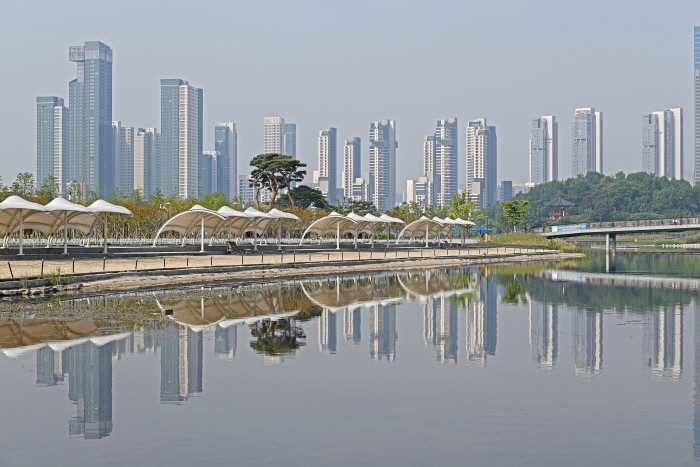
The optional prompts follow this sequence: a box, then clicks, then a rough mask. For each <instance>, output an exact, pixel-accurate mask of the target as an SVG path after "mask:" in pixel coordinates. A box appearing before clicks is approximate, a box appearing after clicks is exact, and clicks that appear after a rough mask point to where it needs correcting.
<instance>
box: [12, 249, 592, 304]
mask: <svg viewBox="0 0 700 467" xmlns="http://www.w3.org/2000/svg"><path fill="white" fill-rule="evenodd" d="M508 250H512V251H511V252H508ZM516 250H518V248H509V249H507V250H506V251H504V252H503V253H500V254H487V253H485V254H484V255H478V256H477V255H461V256H432V257H408V258H385V259H384V258H382V259H359V260H347V261H335V260H329V261H316V262H303V263H292V262H280V263H267V264H244V265H224V266H204V267H189V268H168V269H162V268H161V269H146V270H122V271H108V272H102V271H99V272H98V271H93V272H89V273H84V274H75V275H70V276H66V277H64V278H63V281H64V282H67V283H64V284H61V285H53V284H52V283H51V279H17V280H5V281H3V282H2V283H0V295H2V296H4V297H8V298H9V297H27V296H30V297H35V298H40V297H44V296H46V297H48V296H51V295H56V294H59V295H60V294H64V295H65V294H68V295H72V294H74V293H79V294H81V295H83V294H95V293H106V292H132V291H133V292H147V291H152V290H157V289H163V288H168V287H177V286H185V287H187V288H190V287H194V286H205V285H206V284H211V285H213V284H217V283H221V282H230V283H232V285H241V284H244V283H250V282H255V283H266V282H275V281H279V280H281V279H282V280H293V279H299V278H309V277H314V276H318V277H320V276H327V275H332V274H347V273H353V272H378V271H391V270H407V269H424V268H434V267H445V266H477V265H489V264H504V263H519V262H532V261H558V260H562V259H567V258H579V257H584V256H585V255H583V254H580V253H563V252H561V251H556V250H552V251H545V252H527V253H525V252H522V250H521V251H520V252H517V251H516Z"/></svg>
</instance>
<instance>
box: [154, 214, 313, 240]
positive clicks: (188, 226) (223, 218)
mask: <svg viewBox="0 0 700 467" xmlns="http://www.w3.org/2000/svg"><path fill="white" fill-rule="evenodd" d="M282 219H291V220H296V221H299V220H301V219H299V217H297V216H295V215H294V214H290V213H288V212H284V211H280V210H279V209H272V210H270V211H269V212H262V211H258V210H257V209H255V208H248V209H246V210H245V211H236V210H235V209H231V208H230V207H228V206H223V207H222V208H220V209H219V210H218V211H213V210H211V209H207V208H205V207H202V206H200V205H199V204H195V205H194V206H192V207H191V208H190V209H189V210H187V211H183V212H181V213H178V214H175V215H174V216H173V217H171V218H170V219H168V220H167V221H165V223H163V226H162V227H161V228H160V230H158V233H157V234H156V238H155V239H153V246H156V242H157V241H158V238H159V237H160V234H162V233H163V232H167V231H173V232H177V233H179V234H180V235H182V237H183V244H184V242H185V241H186V237H187V236H188V235H189V234H191V233H193V232H196V231H199V232H200V246H201V251H204V235H205V234H209V236H210V238H212V240H213V238H214V236H215V235H218V234H220V233H223V232H227V233H228V238H229V240H230V239H231V237H232V236H243V235H245V234H246V233H248V232H250V233H252V234H253V249H255V250H257V247H258V244H257V240H256V238H257V237H258V236H259V235H262V234H263V232H265V229H267V227H268V225H269V224H270V222H272V221H276V220H282ZM278 230H279V231H278V235H277V243H278V245H281V241H282V223H281V222H280V223H278Z"/></svg>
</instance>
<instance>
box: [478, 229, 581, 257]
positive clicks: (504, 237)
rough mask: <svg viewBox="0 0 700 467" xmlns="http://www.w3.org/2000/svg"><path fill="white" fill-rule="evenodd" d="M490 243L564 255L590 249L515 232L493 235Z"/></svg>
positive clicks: (571, 243)
mask: <svg viewBox="0 0 700 467" xmlns="http://www.w3.org/2000/svg"><path fill="white" fill-rule="evenodd" d="M491 242H493V243H496V244H499V245H523V246H540V247H544V248H547V249H549V250H560V251H563V252H565V253H590V251H591V250H590V248H586V247H583V246H581V245H580V244H579V243H576V242H567V241H566V240H562V239H561V238H553V239H551V240H547V238H545V237H543V236H542V235H539V234H536V233H525V232H516V233H508V234H499V235H493V236H492V237H491Z"/></svg>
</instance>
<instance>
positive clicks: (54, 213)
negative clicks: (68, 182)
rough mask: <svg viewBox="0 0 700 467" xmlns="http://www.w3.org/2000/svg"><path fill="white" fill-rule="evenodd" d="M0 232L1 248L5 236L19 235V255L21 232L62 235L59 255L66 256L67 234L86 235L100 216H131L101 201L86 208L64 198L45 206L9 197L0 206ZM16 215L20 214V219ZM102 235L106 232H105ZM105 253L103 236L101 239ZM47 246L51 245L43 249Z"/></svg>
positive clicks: (123, 210)
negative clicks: (35, 231)
mask: <svg viewBox="0 0 700 467" xmlns="http://www.w3.org/2000/svg"><path fill="white" fill-rule="evenodd" d="M0 211H1V212H2V213H0V228H2V230H3V234H4V235H5V241H4V245H3V246H4V247H6V246H7V242H8V240H9V236H10V235H12V234H13V233H15V232H20V253H19V254H23V253H24V252H23V248H22V239H23V236H24V235H23V232H24V230H25V229H32V230H37V231H39V232H42V233H45V234H46V235H47V236H49V237H51V236H54V235H56V234H57V233H59V232H61V231H62V232H63V253H64V254H67V253H68V230H70V229H74V230H78V231H80V232H82V233H84V234H86V235H87V234H89V233H90V232H91V231H92V229H93V228H94V227H95V222H96V221H97V220H98V219H99V218H100V214H101V213H104V212H112V213H119V214H126V215H130V216H131V215H133V214H132V213H131V211H129V210H128V209H127V208H125V207H123V206H117V205H114V204H111V203H108V202H107V201H104V200H97V201H95V202H94V203H92V204H91V205H90V206H88V207H85V206H82V205H80V204H75V203H71V202H70V201H68V200H66V199H64V198H60V197H59V198H55V199H53V200H52V201H51V202H50V203H48V204H47V205H46V206H42V205H40V204H37V203H32V202H30V201H26V200H24V199H22V198H20V197H19V196H10V197H9V198H7V199H6V200H5V201H3V202H2V203H0ZM20 212H21V213H22V214H21V216H20ZM105 234H106V232H105ZM104 244H105V252H106V251H107V250H106V248H107V243H106V235H105V239H104ZM50 245H51V241H50V239H49V242H48V244H47V247H48V246H50Z"/></svg>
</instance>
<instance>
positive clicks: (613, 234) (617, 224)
mask: <svg viewBox="0 0 700 467" xmlns="http://www.w3.org/2000/svg"><path fill="white" fill-rule="evenodd" d="M688 230H700V218H697V217H675V218H671V219H642V220H637V221H611V222H584V223H581V224H568V225H550V226H547V227H538V228H535V229H533V232H535V233H538V234H540V235H543V236H545V237H547V238H559V237H577V236H582V235H605V252H606V253H607V254H611V253H612V254H613V255H614V254H615V250H616V246H617V235H618V234H635V233H652V232H684V231H688Z"/></svg>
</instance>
